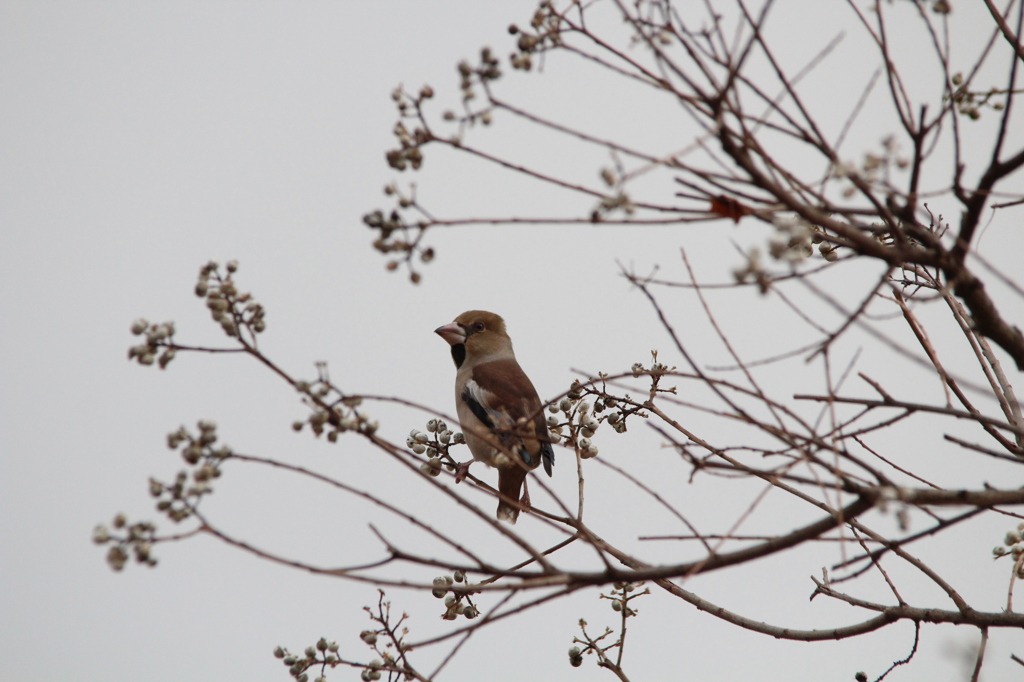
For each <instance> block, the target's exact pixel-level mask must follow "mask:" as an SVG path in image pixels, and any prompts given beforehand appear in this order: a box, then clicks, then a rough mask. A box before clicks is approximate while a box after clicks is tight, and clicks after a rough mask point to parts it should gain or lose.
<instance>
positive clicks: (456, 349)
mask: <svg viewBox="0 0 1024 682" xmlns="http://www.w3.org/2000/svg"><path fill="white" fill-rule="evenodd" d="M452 360H454V361H455V369H458V368H459V367H462V363H463V362H465V361H466V344H464V343H456V344H454V345H453V346H452Z"/></svg>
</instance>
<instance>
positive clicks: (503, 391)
mask: <svg viewBox="0 0 1024 682" xmlns="http://www.w3.org/2000/svg"><path fill="white" fill-rule="evenodd" d="M434 333H435V334H437V335H438V336H440V337H441V338H442V339H444V340H445V341H447V342H448V344H449V345H450V346H451V353H452V360H453V361H454V362H455V368H456V370H457V371H456V374H455V406H456V414H457V415H458V417H459V423H460V424H461V426H462V431H463V435H464V436H465V438H466V445H468V446H469V451H470V452H471V453H472V455H473V459H472V460H470V461H469V462H466V463H464V464H462V465H460V466H459V467H458V469H457V471H456V476H455V482H456V483H458V482H459V481H461V480H463V479H464V478H465V477H466V476H467V475H468V473H469V465H470V464H472V462H473V461H481V462H484V463H486V464H488V465H489V466H492V467H495V468H496V469H497V470H498V491H499V492H500V493H501V495H500V497H499V500H498V512H497V517H498V520H500V521H507V522H508V523H511V524H514V523H515V522H516V519H518V518H519V510H520V505H521V506H522V507H529V506H530V495H529V492H528V491H527V490H526V474H527V473H529V472H530V471H532V470H534V469H536V468H537V467H538V466H540V465H541V464H542V463H543V464H544V471H545V472H547V475H548V476H550V475H551V467H552V466H553V465H554V462H555V453H554V450H553V449H552V447H551V439H550V437H549V436H548V429H547V424H546V422H545V420H544V409H543V406H542V405H541V402H540V398H539V397H538V396H537V389H535V388H534V387H533V383H531V382H530V379H529V377H527V376H526V373H525V372H524V371H523V369H522V367H520V366H519V363H518V362H516V356H515V353H513V352H512V339H510V338H509V336H508V333H507V332H506V331H505V321H504V320H503V319H502V318H501V316H500V315H496V314H494V313H490V312H487V311H485V310H469V311H467V312H464V313H462V314H461V315H459V316H458V317H456V318H455V320H454V321H453V322H451V323H450V324H446V325H444V326H441V327H438V328H437V329H435V330H434ZM520 489H522V490H523V491H524V492H523V496H522V499H520V497H519V491H520ZM515 500H519V504H518V505H517V504H516V503H515Z"/></svg>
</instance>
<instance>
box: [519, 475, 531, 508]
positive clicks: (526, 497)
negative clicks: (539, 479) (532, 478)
mask: <svg viewBox="0 0 1024 682" xmlns="http://www.w3.org/2000/svg"><path fill="white" fill-rule="evenodd" d="M519 504H521V505H523V506H524V507H526V508H527V509H529V507H530V489H529V488H527V487H526V481H523V496H522V497H521V498H519Z"/></svg>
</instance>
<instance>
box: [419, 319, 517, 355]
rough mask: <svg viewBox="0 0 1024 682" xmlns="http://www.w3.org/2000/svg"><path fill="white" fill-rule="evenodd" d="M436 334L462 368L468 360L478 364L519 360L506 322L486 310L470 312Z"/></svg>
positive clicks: (435, 331) (437, 330) (439, 329)
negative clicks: (513, 350)
mask: <svg viewBox="0 0 1024 682" xmlns="http://www.w3.org/2000/svg"><path fill="white" fill-rule="evenodd" d="M434 333H435V334H437V335H438V336H440V337H441V338H442V339H444V340H445V341H447V342H448V344H449V345H450V346H451V347H452V359H453V360H454V361H455V366H456V367H461V366H462V364H463V363H464V362H465V361H466V360H467V359H468V360H469V361H470V362H471V363H473V364H476V363H479V362H482V361H484V360H497V359H500V358H503V357H515V356H514V355H513V353H512V340H511V339H510V338H509V337H508V334H507V333H506V332H505V320H503V319H501V316H500V315H495V314H494V313H489V312H487V311H486V310H469V311H466V312H464V313H462V314H461V315H459V316H458V317H456V318H455V320H454V321H453V322H452V323H451V324H446V325H444V326H443V327H438V328H437V329H435V330H434Z"/></svg>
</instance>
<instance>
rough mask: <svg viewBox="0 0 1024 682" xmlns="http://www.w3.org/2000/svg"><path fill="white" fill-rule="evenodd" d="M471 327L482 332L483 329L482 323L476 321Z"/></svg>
mask: <svg viewBox="0 0 1024 682" xmlns="http://www.w3.org/2000/svg"><path fill="white" fill-rule="evenodd" d="M473 329H475V330H477V331H478V332H482V331H483V330H484V323H483V322H477V323H476V324H474V325H473Z"/></svg>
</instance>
